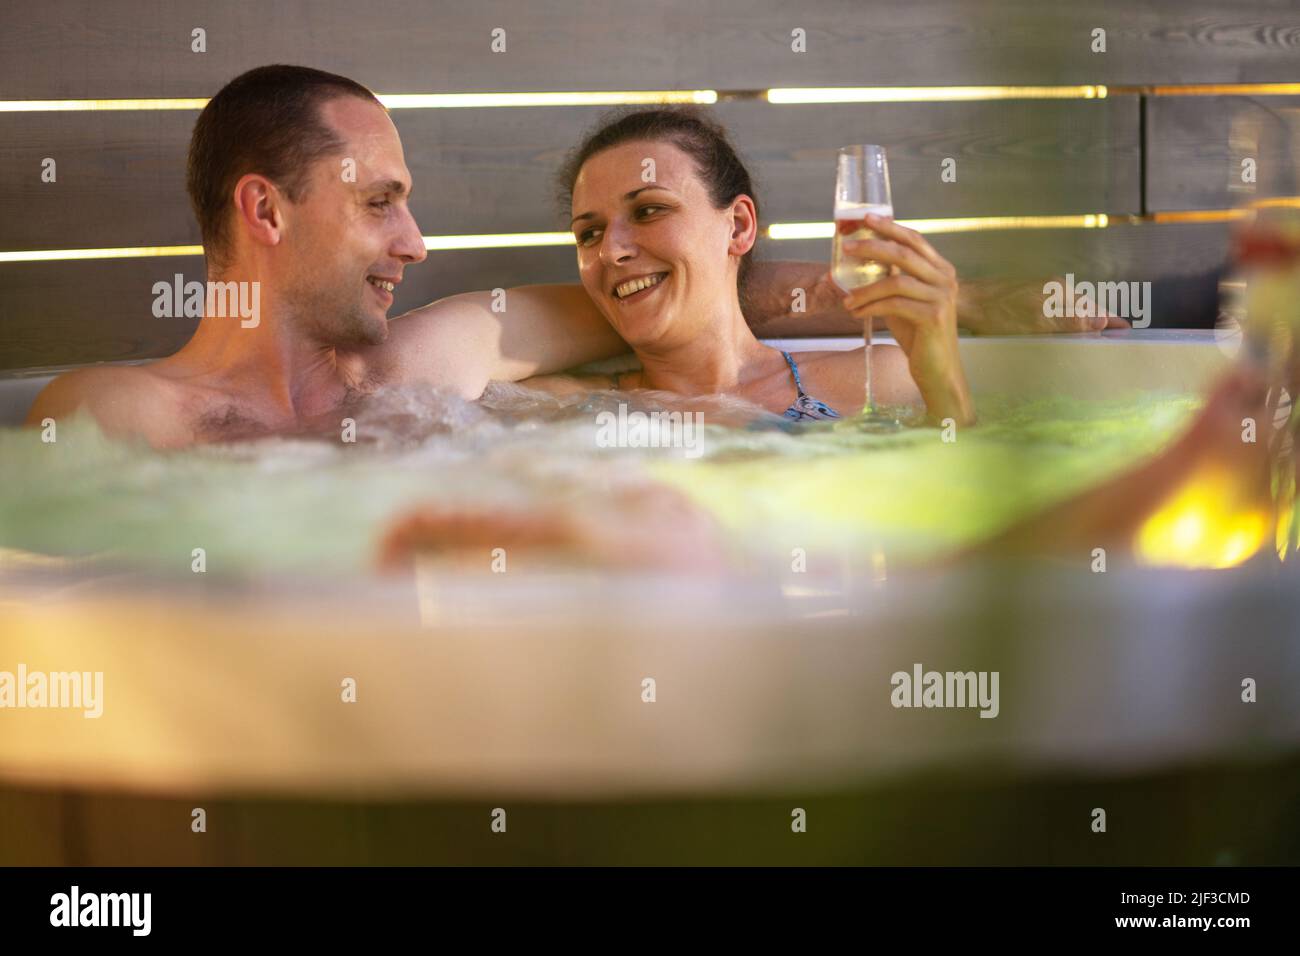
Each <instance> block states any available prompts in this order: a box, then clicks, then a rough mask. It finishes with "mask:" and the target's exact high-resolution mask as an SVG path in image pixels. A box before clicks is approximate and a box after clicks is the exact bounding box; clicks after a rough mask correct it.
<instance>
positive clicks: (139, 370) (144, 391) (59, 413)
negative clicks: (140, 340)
mask: <svg viewBox="0 0 1300 956" xmlns="http://www.w3.org/2000/svg"><path fill="white" fill-rule="evenodd" d="M177 389H178V386H177V383H176V382H174V381H172V380H171V379H169V378H168V377H166V376H164V375H160V374H158V373H157V372H156V371H155V370H154V369H153V367H152V365H103V366H95V367H92V368H80V369H75V370H74V371H71V372H65V373H64V374H63V375H60V376H58V377H57V378H55V379H54V380H53V381H52V382H50V383H49V384H48V385H46V386H45V388H43V389H41V392H40V394H39V395H37V396H36V401H35V402H33V403H32V407H31V409H30V410H29V411H28V413H27V424H29V425H40V424H41V423H42V422H43V421H44V420H45V419H47V418H52V419H54V420H55V421H59V420H62V419H67V418H71V417H72V416H73V415H75V414H77V413H78V412H88V413H89V414H91V415H93V416H94V418H95V420H96V421H98V422H99V424H100V427H102V428H103V429H104V431H105V432H107V433H108V434H110V435H114V436H115V437H122V436H128V435H140V436H142V437H145V438H148V439H149V440H150V441H153V442H155V443H159V442H158V440H159V439H160V438H165V437H166V436H167V435H168V433H170V432H171V431H173V430H175V427H174V426H175V425H178V424H179V418H180V417H181V416H180V415H179V408H178V405H179V396H178V395H177Z"/></svg>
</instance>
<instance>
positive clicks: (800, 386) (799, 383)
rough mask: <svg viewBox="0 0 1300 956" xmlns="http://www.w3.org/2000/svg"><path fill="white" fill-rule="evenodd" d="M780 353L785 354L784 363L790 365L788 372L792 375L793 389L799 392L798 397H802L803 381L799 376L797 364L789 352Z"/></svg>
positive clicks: (803, 393)
mask: <svg viewBox="0 0 1300 956" xmlns="http://www.w3.org/2000/svg"><path fill="white" fill-rule="evenodd" d="M781 354H782V355H784V356H785V364H786V365H788V366H790V374H791V375H793V376H794V388H795V391H797V392H798V393H799V397H800V398H803V397H804V395H805V394H806V393H805V392H804V390H803V381H802V380H801V379H800V378H799V366H798V365H795V364H794V359H793V358H792V357H791V355H790V353H789V352H782V353H781Z"/></svg>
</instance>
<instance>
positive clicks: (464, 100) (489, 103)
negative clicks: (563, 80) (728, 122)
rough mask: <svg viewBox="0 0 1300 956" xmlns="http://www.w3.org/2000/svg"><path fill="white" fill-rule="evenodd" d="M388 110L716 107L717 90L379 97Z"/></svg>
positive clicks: (410, 94)
mask: <svg viewBox="0 0 1300 956" xmlns="http://www.w3.org/2000/svg"><path fill="white" fill-rule="evenodd" d="M377 95H378V97H379V101H380V102H381V103H383V104H384V105H385V106H387V107H388V108H389V109H390V110H411V109H417V110H427V109H442V110H445V109H467V108H480V107H496V106H623V105H637V104H642V103H716V102H717V101H718V93H717V91H716V90H622V91H605V92H600V91H580V92H572V93H379V94H377Z"/></svg>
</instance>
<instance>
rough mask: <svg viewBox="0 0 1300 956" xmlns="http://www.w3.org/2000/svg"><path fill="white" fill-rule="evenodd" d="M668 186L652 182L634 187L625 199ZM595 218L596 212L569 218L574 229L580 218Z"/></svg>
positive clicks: (624, 196) (570, 226)
mask: <svg viewBox="0 0 1300 956" xmlns="http://www.w3.org/2000/svg"><path fill="white" fill-rule="evenodd" d="M667 188H668V187H667V186H660V185H659V184H658V183H651V184H650V185H649V186H642V187H641V188H640V189H634V190H632V191H631V192H630V193H624V194H623V199H624V201H627V200H629V199H635V198H636V197H637V195H638V194H639V193H643V192H645V191H646V190H647V189H667ZM595 218H596V214H595V213H594V212H584V213H583V214H582V215H580V216H574V217H573V218H572V219H570V220H569V228H570V229H572V228H573V224H574V223H575V222H577V221H578V220H579V219H595Z"/></svg>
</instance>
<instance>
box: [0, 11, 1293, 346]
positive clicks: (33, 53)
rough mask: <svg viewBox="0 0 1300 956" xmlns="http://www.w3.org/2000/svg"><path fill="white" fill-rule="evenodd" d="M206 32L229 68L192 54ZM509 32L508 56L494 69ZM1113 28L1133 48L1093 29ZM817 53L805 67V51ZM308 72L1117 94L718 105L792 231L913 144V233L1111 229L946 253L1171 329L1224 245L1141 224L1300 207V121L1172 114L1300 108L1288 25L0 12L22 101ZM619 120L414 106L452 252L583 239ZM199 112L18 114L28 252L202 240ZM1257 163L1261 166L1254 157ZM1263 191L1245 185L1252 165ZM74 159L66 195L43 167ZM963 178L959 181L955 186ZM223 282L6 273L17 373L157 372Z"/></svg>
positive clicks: (555, 259)
mask: <svg viewBox="0 0 1300 956" xmlns="http://www.w3.org/2000/svg"><path fill="white" fill-rule="evenodd" d="M195 27H202V28H203V29H204V30H205V31H206V39H207V52H206V53H193V52H191V50H190V31H191V30H192V29H193V28H195ZM495 27H501V28H504V29H505V30H506V47H507V48H506V52H505V53H499V54H494V53H492V52H491V51H490V49H489V42H490V39H491V37H490V31H491V30H492V29H493V28H495ZM1097 27H1101V28H1103V29H1105V30H1106V32H1107V37H1106V39H1107V49H1106V52H1105V53H1093V52H1092V51H1091V49H1090V47H1091V42H1092V37H1091V31H1092V30H1093V29H1094V28H1097ZM795 28H801V29H803V30H805V31H806V36H807V52H804V53H795V52H792V50H791V31H792V30H794V29H795ZM270 62H297V63H304V64H308V65H313V66H318V67H321V68H324V69H329V70H335V71H338V72H342V73H345V74H347V75H349V76H352V77H354V78H356V79H358V80H360V81H361V82H363V83H365V84H367V85H368V86H370V87H371V88H373V89H375V90H376V91H378V92H384V93H397V92H469V91H498V92H501V91H526V90H601V89H716V90H719V91H723V92H726V91H747V90H759V89H766V88H769V87H779V86H802V87H807V86H828V85H833V86H874V85H882V86H886V85H887V86H896V85H912V86H917V85H925V86H941V85H984V84H999V85H1001V84H1034V85H1054V84H1074V83H1102V84H1107V85H1108V86H1110V87H1112V88H1113V87H1124V86H1128V87H1134V88H1135V89H1131V90H1127V91H1126V90H1114V89H1112V92H1111V95H1109V96H1108V97H1106V98H1105V99H1097V100H1069V101H1049V100H1012V101H1005V100H1000V101H974V102H920V103H899V104H848V105H803V106H795V105H786V106H783V105H774V104H769V103H766V102H762V101H757V100H753V99H749V100H743V99H742V100H735V101H725V102H722V103H720V104H719V105H718V106H717V107H716V109H717V112H718V115H719V116H720V118H721V119H722V120H723V121H724V122H725V123H726V124H727V125H728V126H729V127H730V129H731V130H732V132H733V134H734V136H735V138H736V140H737V142H738V144H739V145H740V147H741V149H742V152H743V153H744V154H745V155H746V157H747V158H748V159H749V161H750V165H751V168H752V169H753V171H754V173H755V175H756V179H757V181H758V186H759V190H760V199H761V201H762V205H763V216H764V219H765V221H767V222H772V221H810V220H825V219H827V218H828V215H829V206H830V198H831V185H832V176H833V173H832V169H833V160H832V157H833V155H834V151H835V149H836V147H838V146H839V145H842V144H843V143H844V142H847V141H871V142H881V143H885V144H886V145H887V146H888V147H889V149H890V163H891V171H892V174H893V180H894V194H895V204H896V210H897V213H898V215H899V216H900V217H903V218H931V217H967V216H1005V215H1049V214H1064V213H1098V212H1105V213H1108V214H1110V215H1111V216H1112V217H1114V219H1113V221H1114V222H1115V224H1114V225H1112V226H1111V227H1110V228H1108V229H1104V230H1051V231H1002V232H971V233H956V234H947V235H941V236H937V237H936V238H935V243H936V245H938V246H939V248H940V249H941V251H943V253H944V254H945V255H947V256H948V257H949V258H951V259H952V260H953V261H954V262H955V263H956V264H957V266H958V268H959V270H960V271H961V272H962V273H963V274H965V275H969V276H984V275H1013V276H1025V277H1038V276H1044V275H1048V274H1053V273H1064V272H1073V273H1075V275H1076V276H1079V277H1081V278H1083V277H1087V278H1092V279H1109V278H1128V279H1147V280H1151V281H1153V282H1158V283H1160V284H1159V285H1157V289H1156V302H1155V305H1156V324H1158V325H1203V324H1206V323H1207V322H1210V321H1212V319H1213V314H1214V302H1213V290H1214V274H1215V270H1216V269H1217V268H1218V267H1219V266H1220V265H1221V263H1222V262H1223V260H1224V256H1225V251H1226V243H1227V226H1226V225H1224V224H1222V223H1196V224H1188V223H1177V224H1163V223H1154V222H1149V221H1141V222H1137V223H1134V224H1129V223H1128V222H1127V219H1126V217H1129V216H1143V215H1144V214H1150V213H1154V212H1172V211H1185V210H1215V209H1225V208H1229V207H1231V206H1233V205H1237V204H1239V203H1240V202H1242V201H1244V200H1245V199H1249V198H1258V197H1259V196H1261V195H1296V194H1300V184H1297V171H1296V162H1297V160H1296V155H1297V153H1296V150H1297V149H1300V138H1297V137H1300V96H1241V95H1214V96H1196V97H1186V96H1157V95H1152V94H1151V91H1150V90H1146V91H1143V90H1141V89H1136V88H1137V87H1149V86H1153V85H1160V84H1187V83H1227V84H1239V83H1266V82H1267V83H1283V82H1298V83H1300V7H1297V6H1296V5H1295V4H1294V3H1291V2H1287V0H1245V2H1236V3H1233V2H1229V0H1218V2H1205V0H1183V2H1174V0H1171V2H1154V0H1128V2H1118V0H1107V2H1104V3H1100V4H1097V3H1091V4H1076V3H1065V2H1044V0H1004V2H972V0H940V2H934V3H926V4H919V3H915V2H910V0H880V2H865V0H860V2H859V0H812V2H810V3H808V4H806V5H800V6H795V5H791V4H789V3H788V2H785V0H747V2H746V0H710V2H707V3H701V2H698V0H655V2H653V3H650V2H644V0H622V2H620V0H603V2H587V0H578V2H561V0H527V2H525V0H509V2H506V0H477V2H473V3H450V2H417V0H373V2H370V3H367V4H352V3H344V2H342V0H326V2H320V0H315V2H312V0H283V2H277V3H274V4H268V3H263V2H252V0H250V2H230V3H224V4H220V5H211V4H209V3H207V2H199V0H178V2H169V3H166V4H161V3H157V2H154V0H119V2H113V3H99V2H94V0H51V2H43V3H30V4H24V3H9V4H6V5H5V6H4V7H3V9H2V10H0V99H3V100H18V99H60V98H92V97H102V98H120V97H190V96H210V95H212V94H213V93H215V92H216V90H217V89H218V88H220V86H221V85H222V84H223V83H224V82H225V81H227V80H228V79H230V78H231V77H233V76H234V75H236V74H238V73H239V72H241V71H243V70H245V69H247V68H249V67H252V66H256V65H259V64H264V63H270ZM603 113H604V109H603V108H594V107H544V108H507V109H465V110H399V111H395V112H394V114H393V118H394V121H395V122H396V123H397V126H398V129H399V130H400V132H401V134H402V139H403V142H404V144H405V149H406V153H407V161H408V165H409V166H410V168H411V171H412V174H413V176H414V178H415V181H416V183H417V186H418V188H417V190H416V193H415V197H414V202H413V211H414V213H415V216H416V218H417V220H418V222H419V223H420V226H421V229H422V231H423V232H424V233H425V234H426V235H429V234H432V235H441V234H461V233H493V232H530V231H544V230H552V229H556V228H561V226H560V224H559V222H560V217H559V215H558V213H557V210H556V207H555V203H554V200H553V189H552V181H553V173H554V169H555V167H556V166H557V164H558V163H559V161H560V159H561V158H562V156H563V155H564V152H565V151H566V149H568V148H569V147H570V146H571V145H572V144H573V143H574V142H575V140H577V139H578V137H579V136H580V135H581V133H582V131H583V130H584V129H586V128H587V127H589V126H590V125H591V124H592V123H593V122H595V121H596V120H597V119H598V117H600V116H601V115H602V114H603ZM195 115H196V114H195V113H194V112H189V111H179V112H177V111H145V112H24V113H18V112H0V251H5V250H32V249H62V248H87V247H95V248H97V247H119V246H157V245H178V244H193V243H197V242H198V241H199V237H198V229H197V226H196V224H195V223H194V222H193V219H192V217H191V215H190V212H189V205H188V202H187V200H186V197H185V191H184V173H185V170H184V157H185V150H186V145H187V141H188V137H189V132H190V129H191V127H192V125H193V122H194V118H195ZM1243 151H1245V152H1243ZM1252 151H1253V152H1254V153H1255V154H1256V155H1254V157H1253V158H1255V159H1256V160H1257V161H1258V165H1259V177H1258V179H1259V181H1258V183H1257V184H1256V185H1255V190H1254V192H1253V193H1246V192H1244V191H1243V190H1242V189H1240V188H1235V187H1236V185H1238V184H1235V183H1234V180H1233V175H1234V170H1236V169H1237V167H1238V165H1239V161H1240V159H1241V158H1242V156H1243V155H1245V153H1247V152H1252ZM45 157H53V158H55V159H56V160H57V162H58V181H57V183H43V182H42V181H41V178H40V171H41V160H42V159H43V158H45ZM946 157H953V158H955V159H956V160H957V170H958V180H957V182H955V183H944V182H942V181H941V180H940V175H939V173H940V164H941V162H942V160H943V159H944V158H946ZM828 246H829V243H828V242H824V241H822V242H811V241H807V242H805V241H801V242H775V241H771V240H764V241H763V242H762V243H761V245H760V252H759V254H760V255H761V256H763V257H766V258H797V259H818V260H824V259H825V258H826V257H827V255H828ZM176 272H182V273H183V274H185V276H186V277H187V279H188V278H202V260H201V259H200V258H199V257H173V258H140V259H121V260H101V261H84V262H77V261H62V262H43V263H0V369H13V368H27V367H39V366H59V365H66V364H76V363H82V362H93V361H102V360H115V359H132V358H145V357H151V356H158V355H163V354H167V353H168V352H170V351H172V350H174V349H175V348H177V347H178V346H179V345H180V344H181V343H182V342H184V340H185V339H186V337H187V336H188V335H189V333H190V331H191V329H192V323H191V322H190V321H188V320H183V319H182V320H169V319H155V318H154V317H153V316H152V314H151V312H150V305H151V303H152V299H153V296H152V292H151V291H150V290H151V287H152V285H153V283H154V282H156V281H159V280H160V279H169V278H170V277H171V276H172V275H173V274H174V273H176ZM407 277H408V279H407V282H405V283H404V285H403V286H402V290H401V295H400V297H399V300H398V302H397V304H396V306H395V312H394V314H396V312H397V311H400V310H402V309H405V308H410V307H412V306H415V305H418V304H420V303H421V302H424V301H428V300H430V299H432V298H436V297H438V296H441V295H446V294H449V293H452V292H458V291H463V290H466V289H471V288H484V287H494V286H509V285H514V284H520V283H524V282H536V281H572V280H573V279H574V277H575V271H574V267H573V253H572V250H571V249H569V248H554V247H552V248H532V249H510V250H481V251H457V252H437V253H431V254H430V257H429V259H428V260H427V261H426V262H425V263H424V264H423V265H421V266H419V267H416V268H414V269H411V270H409V271H408V273H407Z"/></svg>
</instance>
